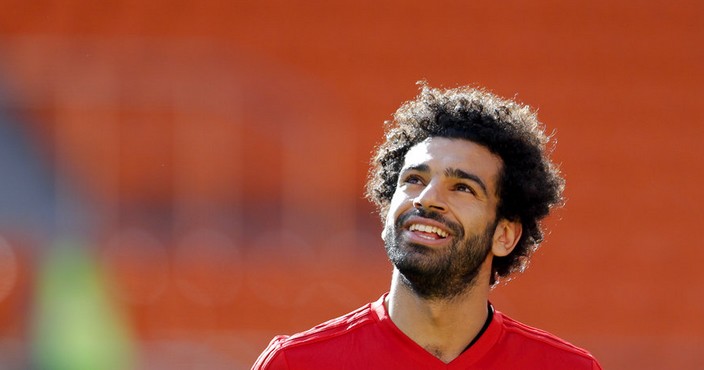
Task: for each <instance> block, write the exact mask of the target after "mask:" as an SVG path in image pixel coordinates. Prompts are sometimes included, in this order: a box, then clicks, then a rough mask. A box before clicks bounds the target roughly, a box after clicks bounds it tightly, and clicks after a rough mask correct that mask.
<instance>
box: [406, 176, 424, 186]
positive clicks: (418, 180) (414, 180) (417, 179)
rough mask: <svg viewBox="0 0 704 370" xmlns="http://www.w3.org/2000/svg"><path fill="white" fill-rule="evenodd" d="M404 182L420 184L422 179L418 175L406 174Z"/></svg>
mask: <svg viewBox="0 0 704 370" xmlns="http://www.w3.org/2000/svg"><path fill="white" fill-rule="evenodd" d="M403 182H404V183H406V184H422V183H423V179H422V178H421V177H420V176H418V175H408V176H406V177H405V178H404V180H403Z"/></svg>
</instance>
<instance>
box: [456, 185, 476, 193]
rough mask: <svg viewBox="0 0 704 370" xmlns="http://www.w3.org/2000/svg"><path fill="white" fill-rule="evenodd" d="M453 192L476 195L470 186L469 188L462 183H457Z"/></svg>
mask: <svg viewBox="0 0 704 370" xmlns="http://www.w3.org/2000/svg"><path fill="white" fill-rule="evenodd" d="M455 190H457V191H461V192H465V193H470V194H476V192H475V191H474V189H472V187H471V186H469V185H467V184H463V183H459V184H457V185H455Z"/></svg>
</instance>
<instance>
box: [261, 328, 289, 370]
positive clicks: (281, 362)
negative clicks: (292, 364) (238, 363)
mask: <svg viewBox="0 0 704 370" xmlns="http://www.w3.org/2000/svg"><path fill="white" fill-rule="evenodd" d="M286 338H288V336H285V335H280V336H277V337H274V339H272V340H271V343H269V345H268V346H267V347H266V349H265V350H264V352H262V354H260V355H259V358H257V361H256V362H255V363H254V365H252V370H289V367H288V363H286V356H285V354H284V351H283V350H282V348H281V347H282V344H283V341H284V340H285V339H286Z"/></svg>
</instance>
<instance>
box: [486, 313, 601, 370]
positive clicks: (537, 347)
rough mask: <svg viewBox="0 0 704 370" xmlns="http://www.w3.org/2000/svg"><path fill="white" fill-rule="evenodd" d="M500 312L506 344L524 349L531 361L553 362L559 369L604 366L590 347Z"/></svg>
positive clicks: (523, 352) (597, 367)
mask: <svg viewBox="0 0 704 370" xmlns="http://www.w3.org/2000/svg"><path fill="white" fill-rule="evenodd" d="M498 314H499V315H500V319H501V323H502V327H503V335H502V340H503V342H504V345H505V346H510V347H511V348H521V349H522V350H521V353H522V356H527V357H530V360H531V361H537V362H542V361H541V360H544V361H549V362H551V363H552V364H554V365H555V366H556V367H557V368H572V369H595V370H597V369H601V367H600V366H599V364H598V362H597V361H596V359H595V358H594V356H592V355H591V353H589V352H588V351H587V350H585V349H582V348H580V347H577V346H575V345H573V344H571V343H570V342H568V341H566V340H564V339H562V338H559V337H557V336H555V335H553V334H551V333H549V332H547V331H544V330H540V329H537V328H534V327H532V326H529V325H526V324H523V323H521V322H519V321H516V320H514V319H512V318H510V317H508V316H506V315H504V314H501V313H498ZM567 365H569V367H567Z"/></svg>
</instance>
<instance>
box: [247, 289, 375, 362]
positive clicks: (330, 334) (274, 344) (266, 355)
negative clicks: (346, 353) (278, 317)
mask: <svg viewBox="0 0 704 370" xmlns="http://www.w3.org/2000/svg"><path fill="white" fill-rule="evenodd" d="M371 306H372V304H371V303H370V304H367V305H365V306H362V307H360V308H358V309H356V310H354V311H352V312H350V313H348V314H346V315H343V316H340V317H337V318H334V319H332V320H328V321H326V322H324V323H322V324H319V325H316V326H315V327H313V328H311V329H309V330H306V331H303V332H300V333H296V334H293V335H280V336H277V337H275V338H274V339H273V340H272V341H271V343H269V345H268V346H267V348H266V349H265V350H264V352H262V354H261V355H260V356H259V359H257V362H256V363H255V365H254V367H252V369H288V368H289V367H288V362H289V360H290V358H291V357H292V356H291V354H292V353H295V355H296V357H298V356H300V355H301V353H306V354H313V353H318V354H320V353H322V352H325V353H327V354H332V353H334V351H330V350H331V349H334V348H338V349H340V350H344V348H345V343H346V342H348V341H353V340H355V339H354V338H356V337H357V336H358V335H361V334H360V332H361V331H363V330H360V329H363V328H365V327H368V326H369V325H370V324H374V323H376V322H377V320H376V319H375V317H374V314H373V311H372V307H371ZM287 356H288V357H289V358H288V359H287Z"/></svg>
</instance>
